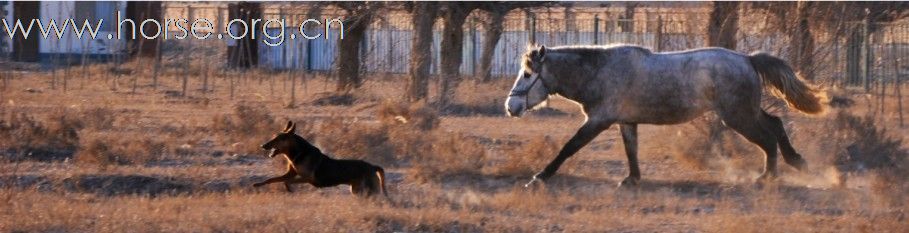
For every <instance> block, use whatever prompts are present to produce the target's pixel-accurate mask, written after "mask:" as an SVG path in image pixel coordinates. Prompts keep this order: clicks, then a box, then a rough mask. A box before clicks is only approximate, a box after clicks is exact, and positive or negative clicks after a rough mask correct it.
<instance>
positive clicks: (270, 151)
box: [268, 149, 277, 158]
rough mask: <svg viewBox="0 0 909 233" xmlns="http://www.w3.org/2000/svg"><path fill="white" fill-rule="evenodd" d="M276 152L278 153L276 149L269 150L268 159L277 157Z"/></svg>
mask: <svg viewBox="0 0 909 233" xmlns="http://www.w3.org/2000/svg"><path fill="white" fill-rule="evenodd" d="M275 151H277V150H275V149H268V157H269V158H271V157H275Z"/></svg>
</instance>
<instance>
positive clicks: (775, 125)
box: [761, 111, 808, 170]
mask: <svg viewBox="0 0 909 233" xmlns="http://www.w3.org/2000/svg"><path fill="white" fill-rule="evenodd" d="M761 113H762V117H763V118H764V119H763V120H764V121H766V122H768V125H769V127H770V130H771V131H773V134H774V135H775V136H776V141H777V143H779V145H780V152H782V154H783V159H784V160H785V161H786V164H789V165H790V166H792V167H795V168H796V169H799V170H802V169H804V168H805V166H807V165H808V163H807V162H805V159H803V158H802V155H799V153H796V152H795V148H793V147H792V143H791V142H789V136H788V135H786V128H784V127H783V121H782V120H780V118H779V117H777V116H774V115H770V114H769V113H767V112H766V111H761Z"/></svg>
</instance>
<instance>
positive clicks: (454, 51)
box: [438, 2, 479, 109]
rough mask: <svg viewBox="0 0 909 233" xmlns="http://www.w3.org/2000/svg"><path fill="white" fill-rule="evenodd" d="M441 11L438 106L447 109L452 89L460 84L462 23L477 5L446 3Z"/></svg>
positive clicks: (452, 93) (462, 42)
mask: <svg viewBox="0 0 909 233" xmlns="http://www.w3.org/2000/svg"><path fill="white" fill-rule="evenodd" d="M443 5H445V7H444V8H443V10H442V19H443V27H444V28H443V29H442V42H441V46H440V47H441V48H440V49H439V50H440V51H439V53H440V54H441V57H440V60H441V61H440V63H441V64H440V66H441V67H440V69H439V71H440V72H439V73H440V74H441V80H439V92H440V93H439V102H438V104H439V106H440V107H441V108H443V109H444V108H447V107H448V105H449V104H450V102H451V97H453V96H454V89H455V88H456V87H457V86H458V83H459V82H460V79H461V77H460V69H461V63H462V62H463V57H462V56H461V55H462V52H463V48H464V28H463V26H464V23H465V22H466V21H467V16H468V15H470V12H472V11H473V10H474V9H477V7H479V4H477V3H474V2H447V3H445V4H443Z"/></svg>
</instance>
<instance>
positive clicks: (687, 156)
mask: <svg viewBox="0 0 909 233" xmlns="http://www.w3.org/2000/svg"><path fill="white" fill-rule="evenodd" d="M667 129H670V130H673V131H674V132H669V133H667V136H666V137H660V138H658V140H666V141H665V142H660V143H662V144H664V145H666V147H668V149H669V150H668V153H669V154H670V155H672V157H674V158H675V159H676V160H677V161H679V162H681V163H683V164H686V165H688V166H690V167H692V168H695V169H699V170H731V169H740V168H742V169H744V168H755V167H761V166H762V164H758V163H760V162H762V160H760V159H752V158H759V157H761V156H763V152H762V151H761V150H760V149H759V148H757V147H756V146H755V145H753V144H751V143H750V142H748V141H747V140H745V139H744V138H742V137H741V136H740V135H738V134H737V133H736V132H735V131H733V130H731V129H729V128H727V127H726V126H724V125H723V124H722V123H721V122H719V121H718V120H717V119H716V116H715V115H708V116H705V117H701V118H698V119H696V120H694V121H692V122H690V123H687V124H683V125H679V126H675V127H667ZM734 156H738V158H735V157H734ZM742 158H747V159H742ZM730 165H732V166H734V167H733V168H730V167H729V166H730Z"/></svg>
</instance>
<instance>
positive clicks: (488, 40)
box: [476, 2, 552, 81]
mask: <svg viewBox="0 0 909 233" xmlns="http://www.w3.org/2000/svg"><path fill="white" fill-rule="evenodd" d="M550 4H552V3H551V2H484V3H483V4H482V5H481V6H480V8H479V9H481V10H483V11H486V12H487V14H488V15H489V19H488V21H487V22H486V25H485V30H486V33H485V35H484V37H483V42H482V43H483V48H482V51H481V52H480V61H479V64H477V65H478V66H479V68H478V69H477V73H476V75H477V76H478V77H480V79H481V80H483V81H489V80H491V79H492V57H493V55H495V49H496V45H497V44H498V43H499V40H500V39H501V38H502V32H503V31H504V30H505V27H504V26H505V25H504V23H505V15H507V14H508V12H509V11H511V10H514V9H520V8H530V7H539V6H546V5H550Z"/></svg>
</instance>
